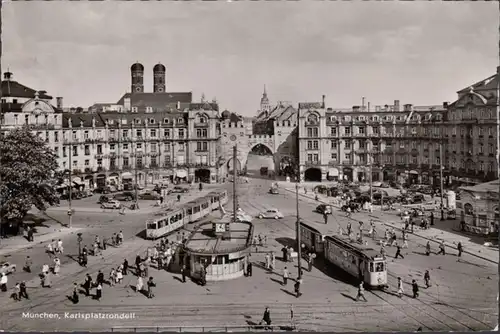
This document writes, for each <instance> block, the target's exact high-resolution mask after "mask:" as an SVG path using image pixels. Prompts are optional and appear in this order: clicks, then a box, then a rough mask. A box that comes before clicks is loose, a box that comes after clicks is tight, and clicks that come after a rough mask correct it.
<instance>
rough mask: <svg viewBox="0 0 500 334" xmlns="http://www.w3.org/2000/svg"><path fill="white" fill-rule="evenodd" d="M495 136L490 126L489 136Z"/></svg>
mask: <svg viewBox="0 0 500 334" xmlns="http://www.w3.org/2000/svg"><path fill="white" fill-rule="evenodd" d="M492 135H493V128H492V127H491V126H490V127H489V128H488V136H492Z"/></svg>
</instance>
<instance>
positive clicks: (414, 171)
mask: <svg viewBox="0 0 500 334" xmlns="http://www.w3.org/2000/svg"><path fill="white" fill-rule="evenodd" d="M410 174H414V175H418V172H417V171H416V170H411V171H410Z"/></svg>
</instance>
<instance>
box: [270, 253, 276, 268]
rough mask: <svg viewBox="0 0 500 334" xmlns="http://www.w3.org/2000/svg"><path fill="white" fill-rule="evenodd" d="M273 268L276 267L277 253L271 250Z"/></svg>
mask: <svg viewBox="0 0 500 334" xmlns="http://www.w3.org/2000/svg"><path fill="white" fill-rule="evenodd" d="M270 267H271V270H274V269H276V254H274V252H271V266H270Z"/></svg>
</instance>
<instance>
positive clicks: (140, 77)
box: [130, 62, 144, 94]
mask: <svg viewBox="0 0 500 334" xmlns="http://www.w3.org/2000/svg"><path fill="white" fill-rule="evenodd" d="M130 73H131V77H132V87H131V89H132V94H133V93H144V66H142V64H140V63H139V62H137V63H135V64H133V65H132V66H131V67H130Z"/></svg>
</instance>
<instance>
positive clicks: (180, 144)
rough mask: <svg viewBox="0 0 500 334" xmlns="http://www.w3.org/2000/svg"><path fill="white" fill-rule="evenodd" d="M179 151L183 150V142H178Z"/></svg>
mask: <svg viewBox="0 0 500 334" xmlns="http://www.w3.org/2000/svg"><path fill="white" fill-rule="evenodd" d="M178 146H179V152H184V142H182V141H181V142H179V145H178Z"/></svg>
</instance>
